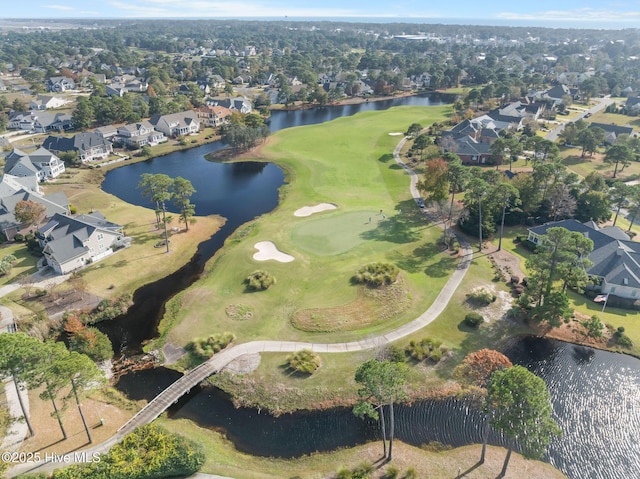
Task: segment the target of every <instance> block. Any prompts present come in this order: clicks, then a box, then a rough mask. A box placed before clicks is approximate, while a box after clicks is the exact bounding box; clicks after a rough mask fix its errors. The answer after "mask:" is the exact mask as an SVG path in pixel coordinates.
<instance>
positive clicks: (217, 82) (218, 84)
mask: <svg viewBox="0 0 640 479" xmlns="http://www.w3.org/2000/svg"><path fill="white" fill-rule="evenodd" d="M209 85H211V88H213V89H214V90H221V89H222V88H224V86H225V85H226V82H225V81H224V78H222V77H221V76H220V75H211V76H210V77H209Z"/></svg>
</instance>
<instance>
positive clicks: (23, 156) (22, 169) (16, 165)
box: [4, 148, 64, 181]
mask: <svg viewBox="0 0 640 479" xmlns="http://www.w3.org/2000/svg"><path fill="white" fill-rule="evenodd" d="M4 172H5V173H7V174H9V175H12V176H17V177H25V176H35V177H36V178H37V179H38V181H44V180H49V179H53V178H56V177H57V176H60V175H61V174H62V173H64V162H62V161H60V159H59V158H58V157H57V156H56V155H54V154H53V153H51V152H50V151H49V150H47V149H46V148H38V149H37V150H36V151H34V152H33V153H30V154H27V153H25V152H23V151H21V150H18V149H17V148H14V149H13V150H12V151H11V152H9V154H7V156H6V158H5V165H4Z"/></svg>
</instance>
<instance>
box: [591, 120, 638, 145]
mask: <svg viewBox="0 0 640 479" xmlns="http://www.w3.org/2000/svg"><path fill="white" fill-rule="evenodd" d="M589 128H601V129H603V130H604V135H605V141H606V142H607V143H609V144H611V145H612V144H614V143H615V142H616V139H617V138H618V137H619V136H620V135H629V136H631V135H632V134H633V127H631V126H619V125H614V124H613V123H611V124H608V123H596V122H593V123H591V124H590V125H589Z"/></svg>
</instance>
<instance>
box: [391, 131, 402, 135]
mask: <svg viewBox="0 0 640 479" xmlns="http://www.w3.org/2000/svg"><path fill="white" fill-rule="evenodd" d="M401 135H404V133H402V132H401V131H394V132H391V133H389V136H401Z"/></svg>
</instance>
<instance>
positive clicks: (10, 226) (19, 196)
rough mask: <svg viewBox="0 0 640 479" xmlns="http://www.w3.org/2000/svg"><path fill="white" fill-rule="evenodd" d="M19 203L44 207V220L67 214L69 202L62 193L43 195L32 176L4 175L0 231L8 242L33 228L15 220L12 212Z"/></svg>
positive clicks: (1, 185)
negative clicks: (31, 202)
mask: <svg viewBox="0 0 640 479" xmlns="http://www.w3.org/2000/svg"><path fill="white" fill-rule="evenodd" d="M20 201H33V202H35V203H38V204H40V205H42V206H44V208H45V213H44V218H45V219H46V218H50V217H51V216H53V215H54V214H57V213H59V214H68V213H69V200H68V199H67V197H66V195H65V194H64V193H63V192H58V193H53V194H50V195H43V194H42V192H41V191H40V186H39V185H38V180H37V178H35V177H34V176H26V177H18V176H12V175H9V174H7V173H5V174H4V175H2V178H1V179H0V231H1V232H2V234H4V236H5V238H7V239H8V240H13V238H14V236H15V235H16V234H17V233H21V232H28V231H29V230H30V228H32V227H33V225H30V224H26V223H20V222H19V221H18V220H16V218H15V215H14V212H15V208H16V204H18V202H20Z"/></svg>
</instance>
